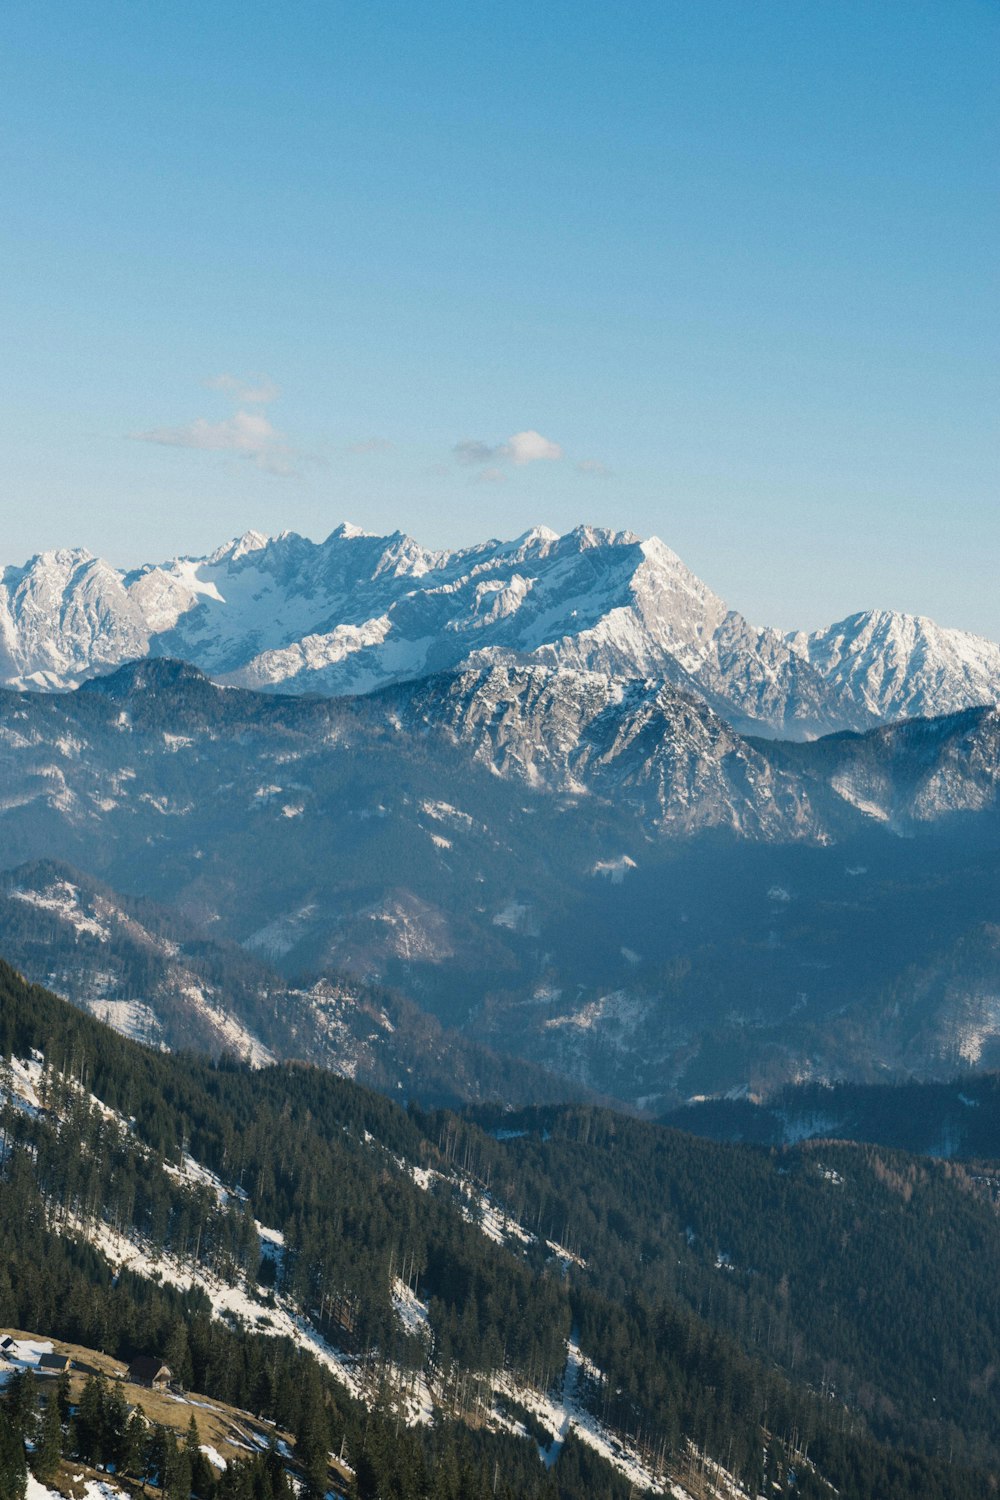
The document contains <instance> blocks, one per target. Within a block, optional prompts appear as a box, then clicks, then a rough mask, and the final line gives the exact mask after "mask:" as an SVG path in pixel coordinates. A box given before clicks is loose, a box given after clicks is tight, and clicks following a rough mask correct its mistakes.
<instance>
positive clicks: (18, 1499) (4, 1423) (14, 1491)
mask: <svg viewBox="0 0 1000 1500" xmlns="http://www.w3.org/2000/svg"><path fill="white" fill-rule="evenodd" d="M27 1484H28V1466H27V1464H26V1462H25V1457H24V1439H23V1438H22V1436H21V1434H20V1432H18V1430H17V1428H16V1427H15V1426H14V1423H13V1422H12V1421H11V1419H10V1417H9V1416H8V1415H7V1413H6V1412H5V1411H0V1495H3V1497H4V1500H24V1492H25V1489H26V1488H27Z"/></svg>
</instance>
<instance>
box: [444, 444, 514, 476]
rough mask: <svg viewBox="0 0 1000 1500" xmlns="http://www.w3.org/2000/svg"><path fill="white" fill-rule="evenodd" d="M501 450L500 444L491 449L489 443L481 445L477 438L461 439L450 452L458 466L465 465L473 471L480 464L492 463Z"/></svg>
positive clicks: (501, 445)
mask: <svg viewBox="0 0 1000 1500" xmlns="http://www.w3.org/2000/svg"><path fill="white" fill-rule="evenodd" d="M502 449H503V444H502V443H498V444H497V446H496V447H492V448H491V447H490V445H489V443H481V442H479V440H478V439H477V438H463V439H462V441H461V442H460V443H456V444H455V446H454V448H452V450H451V451H452V453H454V455H455V458H456V459H457V460H458V462H459V463H460V464H465V465H466V466H467V467H468V468H470V469H475V468H478V466H479V465H480V464H488V463H492V461H493V460H494V458H496V457H497V455H498V454H499V453H500V452H501V451H502Z"/></svg>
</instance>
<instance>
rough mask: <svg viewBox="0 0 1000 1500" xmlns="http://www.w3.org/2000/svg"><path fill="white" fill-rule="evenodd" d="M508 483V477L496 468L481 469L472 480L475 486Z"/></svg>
mask: <svg viewBox="0 0 1000 1500" xmlns="http://www.w3.org/2000/svg"><path fill="white" fill-rule="evenodd" d="M506 482H507V475H506V474H505V473H504V471H503V469H496V468H490V469H480V471H479V473H478V474H476V475H475V476H474V477H473V480H472V483H473V484H505V483H506Z"/></svg>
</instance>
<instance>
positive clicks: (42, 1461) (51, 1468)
mask: <svg viewBox="0 0 1000 1500" xmlns="http://www.w3.org/2000/svg"><path fill="white" fill-rule="evenodd" d="M61 1458H62V1424H61V1423H60V1421H59V1399H58V1393H57V1392H56V1391H54V1390H51V1389H50V1390H49V1392H48V1399H47V1400H46V1402H45V1406H44V1408H43V1411H42V1419H41V1422H40V1423H39V1427H38V1441H37V1443H36V1444H35V1452H34V1456H33V1458H32V1463H31V1467H32V1469H33V1470H34V1473H35V1475H36V1476H37V1478H38V1479H40V1480H42V1482H43V1483H44V1482H45V1481H46V1480H48V1479H52V1478H53V1477H54V1475H55V1473H56V1470H57V1469H58V1468H59V1460H60V1459H61Z"/></svg>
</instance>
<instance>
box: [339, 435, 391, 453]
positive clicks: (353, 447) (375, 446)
mask: <svg viewBox="0 0 1000 1500" xmlns="http://www.w3.org/2000/svg"><path fill="white" fill-rule="evenodd" d="M394 447H395V444H394V443H391V442H390V441H389V439H388V438H381V437H370V438H362V439H361V440H360V442H357V443H348V445H347V448H346V452H348V453H391V452H392V449H393V448H394Z"/></svg>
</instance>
